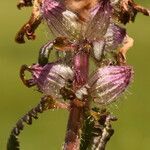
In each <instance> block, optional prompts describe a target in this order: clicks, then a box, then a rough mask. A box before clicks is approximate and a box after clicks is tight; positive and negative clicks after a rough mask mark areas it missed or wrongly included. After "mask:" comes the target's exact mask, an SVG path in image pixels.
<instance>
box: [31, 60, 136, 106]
mask: <svg viewBox="0 0 150 150" xmlns="http://www.w3.org/2000/svg"><path fill="white" fill-rule="evenodd" d="M30 70H31V73H32V76H33V78H32V80H33V81H34V83H35V84H36V86H37V87H38V90H39V91H41V92H42V93H43V94H45V95H50V96H52V97H53V98H56V99H58V100H60V99H61V100H62V99H63V97H62V95H61V92H60V90H61V89H62V88H64V87H66V88H70V87H72V86H70V84H73V81H74V76H75V72H74V69H72V68H71V67H69V66H67V65H63V64H61V63H60V64H59V63H48V64H47V65H45V66H44V67H41V66H40V65H38V64H35V65H33V66H31V67H30ZM132 79H133V69H132V67H130V66H104V67H102V68H99V69H98V70H97V71H96V72H94V73H92V74H91V75H90V77H89V79H88V81H87V83H85V84H84V85H83V86H81V87H80V88H79V89H78V90H76V91H74V94H75V95H76V97H77V98H78V99H80V100H81V101H82V100H83V98H84V97H85V96H86V97H91V99H92V101H94V102H96V103H99V104H101V105H106V104H110V103H112V102H114V101H116V99H117V98H118V97H119V96H121V95H122V93H124V91H125V90H126V89H127V87H128V86H129V84H130V83H131V81H132ZM70 90H73V89H71V88H70Z"/></svg>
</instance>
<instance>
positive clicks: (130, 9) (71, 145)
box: [7, 0, 150, 150]
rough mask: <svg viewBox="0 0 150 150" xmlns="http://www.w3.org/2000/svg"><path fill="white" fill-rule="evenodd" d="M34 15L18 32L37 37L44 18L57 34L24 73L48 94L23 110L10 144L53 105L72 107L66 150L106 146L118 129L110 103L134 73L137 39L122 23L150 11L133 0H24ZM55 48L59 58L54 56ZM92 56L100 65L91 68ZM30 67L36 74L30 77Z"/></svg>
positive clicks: (28, 81)
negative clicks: (132, 52) (130, 54)
mask: <svg viewBox="0 0 150 150" xmlns="http://www.w3.org/2000/svg"><path fill="white" fill-rule="evenodd" d="M32 5H33V12H32V15H31V18H30V20H29V21H28V22H27V23H26V24H25V25H24V26H23V27H22V28H21V29H20V31H19V32H18V33H17V36H16V41H17V42H19V43H23V42H25V40H24V36H25V35H26V37H27V38H28V39H34V38H35V35H34V31H35V29H36V28H37V27H38V25H39V24H40V23H41V21H42V20H44V21H45V22H46V23H47V25H48V27H49V29H50V30H51V32H52V34H53V35H54V37H55V39H54V40H53V41H49V42H48V43H46V44H45V45H44V46H43V47H42V48H41V49H40V52H39V57H38V62H37V63H35V64H33V65H31V66H27V65H23V66H22V67H21V70H20V77H21V80H22V81H23V83H24V84H25V85H26V86H27V87H32V86H36V88H37V91H39V92H41V93H42V95H43V97H42V98H41V101H40V103H39V104H38V105H37V106H36V107H35V108H33V109H32V110H30V111H29V112H28V113H27V114H26V115H25V116H23V117H22V118H21V119H20V120H19V121H18V122H17V123H16V126H15V127H14V128H13V130H12V132H11V135H10V138H9V140H8V145H7V149H8V150H11V149H19V142H18V140H17V136H18V135H19V133H20V131H21V130H23V127H24V122H26V123H27V124H32V118H35V119H37V114H38V113H42V112H43V111H45V110H48V109H56V108H60V109H67V110H68V111H69V113H70V115H69V119H68V125H67V130H66V137H65V143H64V146H63V149H64V150H78V149H83V150H85V149H92V150H94V149H99V150H104V149H105V146H106V144H107V142H108V141H109V139H110V137H111V136H112V135H113V132H114V130H113V129H112V127H111V121H115V120H116V117H114V116H112V114H110V113H109V112H108V111H107V110H106V108H107V105H109V104H111V103H113V102H115V101H116V100H117V99H118V97H120V96H121V95H122V93H123V92H124V91H125V90H126V89H127V87H128V86H129V84H130V83H131V81H132V79H133V69H132V67H131V66H129V65H128V64H127V60H126V52H127V50H128V49H129V48H130V47H131V46H132V45H133V39H132V38H131V37H129V36H128V35H127V33H126V29H125V28H124V27H122V25H121V24H126V23H128V22H129V21H134V19H135V16H136V14H137V13H138V12H141V13H143V14H144V15H150V11H149V10H147V9H145V8H143V7H141V6H139V5H137V4H135V3H134V1H133V0H120V1H114V0H100V1H99V0H87V1H85V0H80V1H77V0H70V1H69V0H34V1H33V3H32V1H31V0H23V1H20V3H19V4H18V8H21V7H26V6H32ZM52 50H55V51H56V54H57V60H56V61H54V62H51V61H49V55H50V52H51V51H52ZM90 58H91V59H93V60H94V62H95V69H93V72H92V73H89V66H90ZM25 71H28V72H30V73H31V78H30V79H26V78H25Z"/></svg>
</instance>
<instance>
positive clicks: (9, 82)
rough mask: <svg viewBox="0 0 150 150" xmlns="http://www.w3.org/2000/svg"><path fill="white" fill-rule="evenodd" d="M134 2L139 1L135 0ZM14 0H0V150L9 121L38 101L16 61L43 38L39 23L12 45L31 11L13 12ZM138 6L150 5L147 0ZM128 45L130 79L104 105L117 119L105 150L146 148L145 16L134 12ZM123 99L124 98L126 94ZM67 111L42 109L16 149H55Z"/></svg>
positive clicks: (149, 32)
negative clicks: (32, 38) (29, 34)
mask: <svg viewBox="0 0 150 150" xmlns="http://www.w3.org/2000/svg"><path fill="white" fill-rule="evenodd" d="M137 2H140V0H139V1H137ZM16 3H17V1H16V0H11V1H8V0H5V1H4V0H1V8H0V70H1V71H0V72H1V73H0V150H6V141H7V138H8V137H9V133H10V130H11V129H12V127H13V126H14V124H15V122H16V121H17V119H19V117H21V116H22V115H23V114H25V112H27V111H28V110H29V109H30V108H32V107H33V106H35V105H36V104H37V103H38V102H39V100H40V96H41V95H40V94H39V93H38V92H36V91H34V90H33V89H28V88H26V87H25V86H24V85H23V84H22V82H21V81H20V79H19V69H20V66H21V65H22V64H32V63H33V62H36V60H37V55H38V50H39V48H40V47H41V45H43V43H45V42H46V41H47V40H48V39H49V38H50V35H49V34H47V31H46V29H45V27H44V26H43V25H42V26H40V28H39V29H38V30H37V32H36V35H37V39H36V40H35V41H27V43H26V44H22V45H19V44H16V43H15V42H14V36H15V34H16V32H17V31H18V29H19V28H20V27H21V26H22V25H23V23H24V22H26V20H27V19H28V17H29V16H30V12H31V9H30V8H28V9H24V10H22V11H19V10H17V8H16ZM142 4H143V5H144V6H146V7H149V8H150V1H149V0H145V1H144V2H142ZM128 33H129V35H130V36H131V37H133V38H134V40H135V43H134V47H133V48H131V49H130V51H129V52H128V62H129V64H131V65H133V67H134V70H135V78H134V83H133V84H132V85H131V87H130V88H129V90H128V92H127V93H126V94H125V96H123V97H122V98H121V101H120V102H118V103H117V104H116V105H115V104H113V105H112V106H110V109H111V111H112V113H114V114H115V115H116V116H117V117H118V118H119V120H118V121H117V122H115V123H114V124H113V127H114V128H115V134H114V136H113V138H112V139H111V140H110V142H109V144H108V146H107V150H141V149H143V150H149V149H150V18H148V17H145V16H143V15H138V17H137V19H136V22H135V23H134V24H132V23H131V24H129V25H128ZM126 97H127V98H126ZM67 117H68V113H67V112H66V111H62V110H56V111H47V112H45V113H44V114H42V115H40V118H39V119H38V120H37V121H34V123H33V125H32V126H30V127H28V126H27V127H26V128H25V129H24V132H23V133H22V134H21V135H20V141H21V150H59V149H60V148H61V146H62V144H63V140H64V136H65V130H66V122H67Z"/></svg>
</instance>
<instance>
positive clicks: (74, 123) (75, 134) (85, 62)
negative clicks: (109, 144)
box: [64, 51, 89, 150]
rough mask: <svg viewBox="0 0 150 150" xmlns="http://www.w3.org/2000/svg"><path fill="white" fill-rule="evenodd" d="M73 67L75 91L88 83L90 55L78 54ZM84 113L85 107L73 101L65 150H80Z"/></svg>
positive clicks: (81, 52)
mask: <svg viewBox="0 0 150 150" xmlns="http://www.w3.org/2000/svg"><path fill="white" fill-rule="evenodd" d="M73 65H74V71H75V82H74V89H75V90H77V89H78V88H79V87H81V86H82V85H83V84H85V83H86V81H87V78H88V72H89V55H88V54H87V53H85V52H83V51H80V52H78V53H77V54H76V55H75V56H74V59H73ZM83 111H84V108H83V107H81V106H78V105H76V103H74V102H73V101H72V102H71V110H70V114H69V120H68V125H67V131H66V138H65V144H64V150H79V147H80V129H81V127H82V121H83Z"/></svg>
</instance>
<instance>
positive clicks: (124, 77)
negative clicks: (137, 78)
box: [88, 66, 133, 104]
mask: <svg viewBox="0 0 150 150" xmlns="http://www.w3.org/2000/svg"><path fill="white" fill-rule="evenodd" d="M132 77H133V70H132V68H131V67H130V66H105V67H103V68H100V69H98V70H97V72H96V73H95V74H94V75H93V76H92V77H91V78H90V79H89V81H88V86H89V87H90V88H89V93H90V95H91V96H92V98H93V99H94V101H95V102H98V103H100V104H108V103H111V102H114V101H115V100H116V98H118V97H119V96H120V95H121V94H122V93H123V92H124V91H125V90H126V89H127V87H128V85H129V83H130V82H131V79H132Z"/></svg>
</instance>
